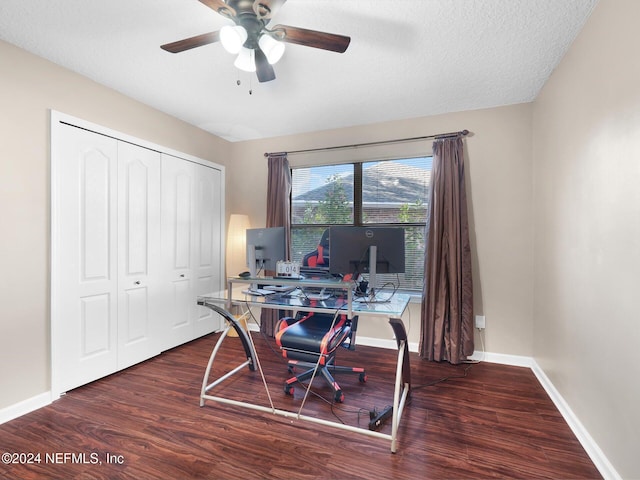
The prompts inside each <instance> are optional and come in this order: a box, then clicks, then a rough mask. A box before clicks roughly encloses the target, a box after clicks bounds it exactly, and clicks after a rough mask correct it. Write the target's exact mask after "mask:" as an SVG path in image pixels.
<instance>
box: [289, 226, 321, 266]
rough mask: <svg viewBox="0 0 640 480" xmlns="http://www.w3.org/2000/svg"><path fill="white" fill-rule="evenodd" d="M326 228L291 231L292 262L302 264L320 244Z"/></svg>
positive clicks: (305, 228)
mask: <svg viewBox="0 0 640 480" xmlns="http://www.w3.org/2000/svg"><path fill="white" fill-rule="evenodd" d="M324 230H325V227H313V226H309V227H303V228H300V227H298V228H292V229H291V260H293V261H295V262H300V264H301V265H302V259H303V258H304V256H305V255H306V254H307V253H311V252H313V251H314V250H315V249H316V248H317V247H318V244H319V243H320V239H321V238H322V234H323V233H324Z"/></svg>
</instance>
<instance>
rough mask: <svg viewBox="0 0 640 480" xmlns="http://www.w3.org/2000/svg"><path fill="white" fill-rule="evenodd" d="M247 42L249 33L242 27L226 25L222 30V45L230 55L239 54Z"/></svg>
mask: <svg viewBox="0 0 640 480" xmlns="http://www.w3.org/2000/svg"><path fill="white" fill-rule="evenodd" d="M246 41H247V31H246V30H245V28H244V27H243V26H242V25H233V26H232V25H225V26H224V27H222V28H221V29H220V43H222V46H223V47H224V49H225V50H226V51H227V52H229V53H233V54H236V53H239V52H240V49H241V48H242V46H243V45H244V42H246Z"/></svg>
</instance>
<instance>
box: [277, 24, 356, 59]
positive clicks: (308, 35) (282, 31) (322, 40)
mask: <svg viewBox="0 0 640 480" xmlns="http://www.w3.org/2000/svg"><path fill="white" fill-rule="evenodd" d="M273 32H274V33H275V35H276V38H277V39H278V40H281V41H283V42H287V43H295V44H297V45H305V46H307V47H314V48H320V49H322V50H330V51H332V52H338V53H344V52H345V51H346V50H347V47H348V46H349V43H350V42H351V38H350V37H345V36H344V35H335V34H333V33H325V32H318V31H316V30H307V29H306V28H299V27H291V26H289V25H276V26H275V27H273Z"/></svg>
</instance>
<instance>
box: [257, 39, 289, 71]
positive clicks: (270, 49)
mask: <svg viewBox="0 0 640 480" xmlns="http://www.w3.org/2000/svg"><path fill="white" fill-rule="evenodd" d="M258 45H260V49H261V50H262V51H263V52H264V54H265V56H266V57H267V61H268V62H269V63H270V64H271V65H273V64H275V63H277V62H278V60H280V59H281V58H282V55H283V54H284V43H282V42H279V41H278V40H276V39H275V38H273V37H272V36H271V35H267V34H263V35H262V36H261V37H260V40H258Z"/></svg>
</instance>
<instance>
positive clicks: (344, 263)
mask: <svg viewBox="0 0 640 480" xmlns="http://www.w3.org/2000/svg"><path fill="white" fill-rule="evenodd" d="M329 242H330V245H331V255H330V257H329V272H330V273H332V274H338V273H341V274H347V273H352V274H359V273H368V274H369V286H370V288H371V289H372V290H375V288H376V274H377V273H404V268H405V256H404V228H402V227H331V231H330V234H329Z"/></svg>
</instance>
